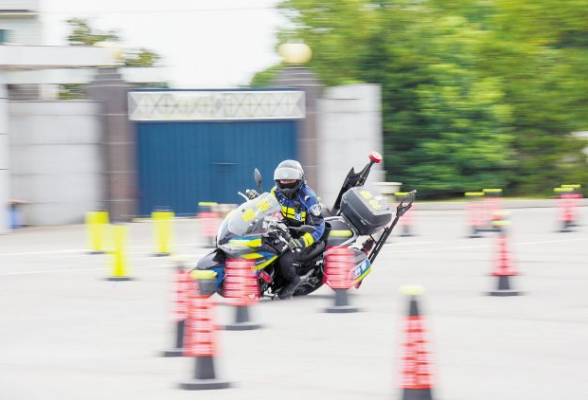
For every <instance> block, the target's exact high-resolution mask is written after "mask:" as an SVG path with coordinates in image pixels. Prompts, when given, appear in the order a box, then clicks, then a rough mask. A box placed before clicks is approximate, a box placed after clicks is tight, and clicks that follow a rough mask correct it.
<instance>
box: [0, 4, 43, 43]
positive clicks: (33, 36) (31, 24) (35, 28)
mask: <svg viewBox="0 0 588 400" xmlns="http://www.w3.org/2000/svg"><path fill="white" fill-rule="evenodd" d="M0 9H2V7H1V6H0ZM0 29H1V30H6V31H8V35H7V39H6V43H10V44H20V45H40V44H42V43H43V39H42V34H43V29H42V24H41V21H39V20H38V19H37V18H34V17H14V18H8V17H2V18H0Z"/></svg>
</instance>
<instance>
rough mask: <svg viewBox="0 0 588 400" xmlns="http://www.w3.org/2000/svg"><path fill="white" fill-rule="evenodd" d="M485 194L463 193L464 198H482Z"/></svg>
mask: <svg viewBox="0 0 588 400" xmlns="http://www.w3.org/2000/svg"><path fill="white" fill-rule="evenodd" d="M485 194H486V193H484V192H465V193H464V195H465V196H466V197H475V196H479V197H482V196H484V195H485Z"/></svg>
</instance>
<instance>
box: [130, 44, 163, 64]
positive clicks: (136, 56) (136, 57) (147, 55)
mask: <svg viewBox="0 0 588 400" xmlns="http://www.w3.org/2000/svg"><path fill="white" fill-rule="evenodd" d="M159 60H161V56H160V55H159V54H157V53H155V52H154V51H151V50H148V49H144V48H140V49H139V50H134V51H130V52H128V53H127V54H125V67H130V68H140V67H152V66H153V65H155V64H157V62H158V61H159Z"/></svg>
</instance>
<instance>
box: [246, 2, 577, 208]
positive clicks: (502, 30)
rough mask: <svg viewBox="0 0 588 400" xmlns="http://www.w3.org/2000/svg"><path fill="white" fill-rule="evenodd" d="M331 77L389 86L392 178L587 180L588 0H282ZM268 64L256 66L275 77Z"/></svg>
mask: <svg viewBox="0 0 588 400" xmlns="http://www.w3.org/2000/svg"><path fill="white" fill-rule="evenodd" d="M280 8H281V9H282V10H283V12H284V13H285V15H286V16H287V17H288V18H289V19H290V22H291V24H290V26H292V27H293V28H290V29H288V30H283V31H281V32H279V34H278V38H279V40H280V42H286V41H288V40H292V39H302V40H304V41H305V42H306V43H307V44H308V45H309V46H310V47H311V48H312V50H313V59H312V61H311V63H310V67H311V68H313V69H314V70H315V71H316V72H317V73H318V74H319V75H320V76H321V79H322V80H323V82H324V83H325V84H327V85H339V84H344V83H346V82H349V81H363V82H369V83H378V84H380V85H381V86H382V95H383V123H384V135H385V144H384V145H385V157H386V168H387V170H388V172H389V178H391V179H392V180H401V181H403V182H405V183H406V184H407V185H408V186H415V187H418V188H419V189H420V192H421V193H424V194H425V195H427V196H429V197H446V196H450V195H453V194H456V193H462V192H463V191H469V190H479V189H480V188H483V187H487V186H499V187H505V188H507V190H508V191H509V192H510V193H526V194H531V193H541V192H543V193H548V192H550V191H551V189H552V187H553V186H557V185H559V184H561V183H563V182H570V181H574V182H579V183H583V184H585V185H586V184H588V172H586V171H588V169H587V168H586V167H587V165H586V157H585V155H583V154H581V153H580V150H581V149H582V147H584V146H585V145H586V142H585V141H582V140H578V139H575V138H573V137H572V135H571V133H572V132H574V131H580V130H588V106H587V104H588V80H587V79H586V78H585V77H586V76H588V24H587V23H586V21H588V2H586V1H583V0H559V1H556V0H517V1H512V0H493V1H487V0H424V1H415V0H371V1H368V0H285V1H283V2H282V3H281V5H280ZM276 68H278V67H277V66H276V67H272V68H270V69H269V70H266V71H264V72H262V73H259V74H258V75H256V76H255V78H254V80H255V83H256V84H258V83H259V82H263V83H264V84H265V83H266V82H268V81H270V80H271V77H272V73H274V72H275V69H276Z"/></svg>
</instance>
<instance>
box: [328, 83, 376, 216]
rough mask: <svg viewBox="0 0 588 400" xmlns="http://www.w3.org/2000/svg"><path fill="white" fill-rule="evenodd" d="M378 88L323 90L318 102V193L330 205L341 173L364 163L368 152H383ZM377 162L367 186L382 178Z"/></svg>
mask: <svg viewBox="0 0 588 400" xmlns="http://www.w3.org/2000/svg"><path fill="white" fill-rule="evenodd" d="M381 102H382V100H381V91H380V87H379V86H378V85H374V84H356V85H345V86H337V87H331V88H328V89H326V90H325V91H324V92H323V94H322V96H321V99H319V101H318V110H319V115H320V120H319V124H318V134H317V139H318V146H317V149H318V151H319V154H320V158H319V159H318V166H319V174H318V177H319V180H320V182H321V183H322V184H321V192H320V196H321V198H322V199H323V201H324V202H325V204H327V206H329V207H331V205H332V204H333V202H334V201H335V199H336V197H337V194H338V193H339V190H340V189H341V184H342V183H343V180H344V179H345V176H346V175H347V173H348V172H349V170H350V169H351V167H355V171H356V172H357V171H359V170H361V169H362V168H363V167H364V165H365V164H367V162H368V161H369V160H368V154H369V153H370V152H371V151H372V150H375V151H378V152H380V153H382V154H383V136H382V116H381V114H382V109H381ZM384 178H385V177H384V172H383V169H382V166H381V165H376V166H374V167H373V168H372V171H371V173H370V177H369V179H368V186H369V184H371V183H373V182H379V181H383V180H384Z"/></svg>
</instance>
